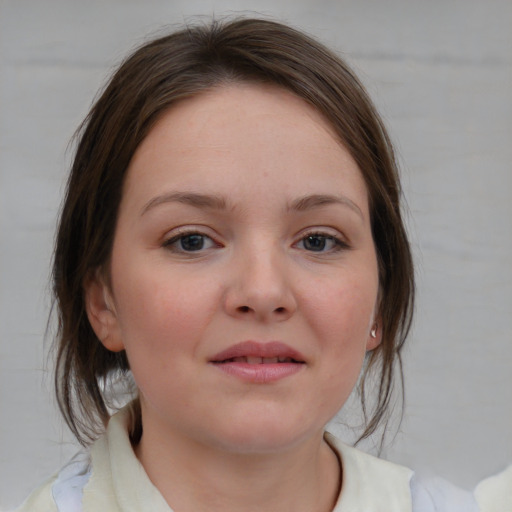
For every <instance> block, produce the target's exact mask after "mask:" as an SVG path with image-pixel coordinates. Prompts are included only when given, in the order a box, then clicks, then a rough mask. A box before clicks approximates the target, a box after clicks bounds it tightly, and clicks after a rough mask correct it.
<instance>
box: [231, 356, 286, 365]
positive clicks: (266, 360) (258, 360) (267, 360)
mask: <svg viewBox="0 0 512 512" xmlns="http://www.w3.org/2000/svg"><path fill="white" fill-rule="evenodd" d="M230 361H233V362H234V363H248V364H276V363H293V359H292V358H291V357H258V356H241V357H233V358H232V359H230Z"/></svg>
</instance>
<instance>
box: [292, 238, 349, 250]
mask: <svg viewBox="0 0 512 512" xmlns="http://www.w3.org/2000/svg"><path fill="white" fill-rule="evenodd" d="M298 245H299V247H301V248H302V249H305V250H306V251H311V252H328V251H333V250H338V249H342V248H343V247H345V246H346V244H344V243H343V242H342V241H341V240H338V239H337V238H336V237H334V236H331V235H324V234H322V233H312V234H310V235H307V236H305V237H304V238H302V239H301V240H300V242H299V244H298Z"/></svg>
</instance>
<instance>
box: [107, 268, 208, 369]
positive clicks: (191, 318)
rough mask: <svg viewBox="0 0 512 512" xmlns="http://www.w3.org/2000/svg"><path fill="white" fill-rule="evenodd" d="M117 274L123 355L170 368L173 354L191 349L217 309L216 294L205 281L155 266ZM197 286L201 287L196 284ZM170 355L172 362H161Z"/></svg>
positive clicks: (116, 288)
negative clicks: (124, 352)
mask: <svg viewBox="0 0 512 512" xmlns="http://www.w3.org/2000/svg"><path fill="white" fill-rule="evenodd" d="M123 270H124V272H122V273H121V272H119V273H118V276H116V275H114V278H115V277H117V278H118V281H117V282H118V285H117V286H116V285H115V282H114V286H115V288H114V290H115V292H116V296H117V298H118V300H117V301H116V311H117V318H118V321H119V326H120V332H121V336H122V340H123V343H124V345H125V347H126V350H127V353H128V356H129V357H130V356H131V359H132V361H133V362H136V363H137V364H138V362H139V360H143V361H151V362H154V363H155V364H158V365H159V366H161V365H168V364H170V363H171V364H172V361H173V359H174V357H175V356H176V353H178V352H179V351H180V350H183V349H184V348H187V350H188V351H191V350H194V347H195V345H196V344H197V343H198V341H199V339H200V335H201V333H202V332H203V330H204V328H205V324H207V323H208V319H209V318H210V316H211V315H212V314H213V312H214V308H213V306H214V305H215V304H218V300H215V299H214V296H215V295H216V294H217V290H216V289H215V287H214V286H208V282H205V280H204V279H202V280H199V279H197V278H196V279H194V278H190V276H187V275H186V274H185V273H171V272H169V270H168V269H166V268H165V267H163V268H159V267H158V266H154V267H152V268H149V269H146V270H144V268H143V267H142V265H140V266H138V268H137V271H136V272H135V271H132V272H130V270H129V268H126V267H125V268H124V269H123ZM197 281H200V282H197ZM166 354H172V355H173V357H172V358H166V357H165V355H166Z"/></svg>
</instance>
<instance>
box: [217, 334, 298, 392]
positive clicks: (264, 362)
mask: <svg viewBox="0 0 512 512" xmlns="http://www.w3.org/2000/svg"><path fill="white" fill-rule="evenodd" d="M210 363H212V364H213V365H215V366H216V367H217V368H218V369H219V370H221V371H222V372H224V373H225V374H227V375H229V376H231V377H236V378H238V379H241V380H243V381H246V382H252V383H270V382H274V381H278V380H281V379H284V378H285V377H289V376H291V375H293V374H295V373H297V372H299V371H300V370H302V369H303V368H304V367H305V366H306V361H305V359H304V357H303V356H302V354H300V353H299V352H298V351H297V350H295V349H293V348H292V347H290V346H288V345H286V344H284V343H281V342H276V341H273V342H269V343H258V342H254V341H245V342H242V343H238V344H236V345H233V346H231V347H229V348H228V349H226V350H223V351H222V352H219V353H218V354H216V355H215V356H214V357H213V358H212V359H211V360H210Z"/></svg>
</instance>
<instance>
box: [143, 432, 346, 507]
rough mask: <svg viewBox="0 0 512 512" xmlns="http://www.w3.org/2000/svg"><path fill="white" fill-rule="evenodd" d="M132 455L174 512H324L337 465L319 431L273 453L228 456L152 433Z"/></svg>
mask: <svg viewBox="0 0 512 512" xmlns="http://www.w3.org/2000/svg"><path fill="white" fill-rule="evenodd" d="M135 451H136V454H137V457H138V458H139V460H140V462H141V463H142V465H143V466H144V468H145V470H146V472H147V474H148V476H149V478H150V479H151V481H152V482H153V484H154V485H155V486H156V488H157V489H158V490H159V491H160V493H161V494H162V496H163V497H164V499H165V500H166V501H167V503H168V504H169V505H170V506H171V507H172V508H173V509H174V510H179V511H180V512H192V511H193V512H203V511H204V512H206V511H208V512H217V511H221V510H222V511H223V512H232V511H233V512H234V511H240V510H244V511H246V512H253V511H254V512H256V511H258V512H263V511H264V512H278V511H279V512H283V511H288V510H293V511H294V512H312V511H314V512H330V511H331V510H332V509H333V508H334V505H335V503H336V500H337V497H338V494H339V490H340V489H339V482H341V478H340V465H339V461H338V459H337V457H336V455H335V454H334V452H333V451H332V450H331V448H330V447H329V446H328V445H327V443H326V442H325V441H324V439H323V433H322V432H319V433H318V435H317V436H315V437H313V438H310V439H308V440H307V441H304V442H301V443H298V444H297V445H295V446H293V447H292V448H289V449H286V450H282V451H279V452H278V453H264V454H261V453H249V454H247V453H244V454H240V453H234V452H228V451H226V450H222V449H217V448H212V447H210V446H205V445H203V444H200V443H197V442H196V441H193V440H191V439H190V438H187V437H183V436H182V437H180V436H178V435H175V433H173V434H172V435H169V434H168V433H167V434H166V435H161V433H160V432H158V431H157V429H152V430H151V431H150V432H148V431H146V430H145V431H144V433H143V435H142V439H141V441H140V443H139V445H138V446H137V447H136V450H135Z"/></svg>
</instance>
